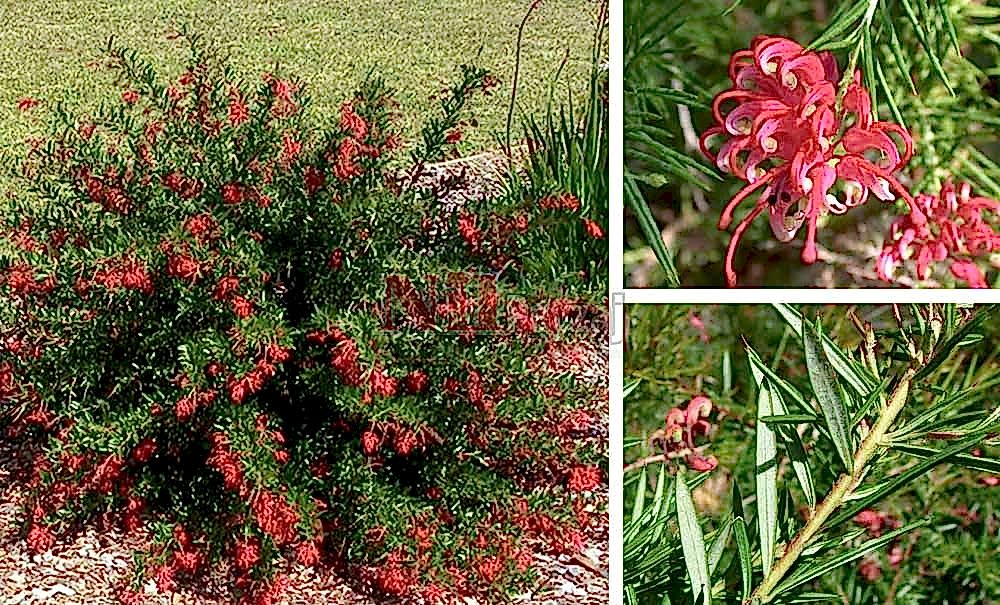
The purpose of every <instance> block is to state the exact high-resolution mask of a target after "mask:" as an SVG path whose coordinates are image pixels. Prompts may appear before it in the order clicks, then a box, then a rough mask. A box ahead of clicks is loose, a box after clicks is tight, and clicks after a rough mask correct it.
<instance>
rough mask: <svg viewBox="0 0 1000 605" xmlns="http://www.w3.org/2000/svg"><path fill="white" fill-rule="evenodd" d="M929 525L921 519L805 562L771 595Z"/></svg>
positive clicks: (928, 521)
mask: <svg viewBox="0 0 1000 605" xmlns="http://www.w3.org/2000/svg"><path fill="white" fill-rule="evenodd" d="M929 524H930V519H921V520H919V521H914V522H912V523H908V524H906V525H904V526H903V527H900V528H898V529H895V530H893V531H891V532H888V533H885V534H882V535H881V536H879V537H878V538H874V539H872V540H868V541H867V542H864V543H863V544H861V545H860V546H857V547H856V548H853V549H851V550H849V551H847V552H845V553H841V554H839V555H837V556H834V557H831V558H829V559H827V560H825V561H816V562H811V561H810V562H806V561H803V562H802V563H801V565H800V567H799V571H797V572H796V573H794V574H792V575H791V576H790V577H789V578H788V579H786V580H785V581H784V582H782V583H781V584H779V585H778V587H777V588H775V589H774V592H772V593H771V594H772V595H774V596H777V595H780V594H782V593H784V592H787V591H789V590H791V589H792V588H795V587H796V586H801V585H802V584H805V583H806V582H809V581H811V580H815V579H816V578H818V577H820V576H822V575H824V574H826V573H829V572H831V571H833V570H834V569H836V568H838V567H840V566H841V565H843V564H845V563H850V562H851V561H854V560H856V559H860V558H861V557H863V556H865V555H867V554H868V553H870V552H872V551H873V550H876V549H878V548H881V547H883V546H885V545H886V544H888V543H890V542H892V541H893V540H894V539H896V538H898V537H899V536H901V535H903V534H905V533H907V532H909V531H913V530H914V529H916V528H918V527H923V526H925V525H929Z"/></svg>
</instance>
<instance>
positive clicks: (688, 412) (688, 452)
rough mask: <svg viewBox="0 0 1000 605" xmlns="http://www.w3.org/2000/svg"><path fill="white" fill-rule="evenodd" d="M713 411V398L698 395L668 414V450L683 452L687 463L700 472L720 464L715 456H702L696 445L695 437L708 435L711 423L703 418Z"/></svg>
mask: <svg viewBox="0 0 1000 605" xmlns="http://www.w3.org/2000/svg"><path fill="white" fill-rule="evenodd" d="M711 413H712V400H711V399H709V398H708V397H705V396H704V395H698V396H696V397H693V398H692V399H691V401H689V402H688V404H687V407H686V408H685V409H681V408H673V409H671V410H670V412H669V413H668V414H667V421H666V429H665V430H664V448H665V449H666V450H667V451H668V452H678V453H683V454H684V455H685V458H686V462H687V465H688V466H689V467H690V468H691V469H693V470H695V471H698V472H705V471H710V470H712V469H714V468H715V467H716V466H717V465H718V460H716V459H715V456H708V457H707V458H706V457H704V456H702V455H701V454H700V453H699V451H698V448H697V446H696V445H695V437H698V436H707V435H708V432H709V430H710V429H711V424H709V422H708V421H707V420H702V419H703V418H707V417H708V415H709V414H711Z"/></svg>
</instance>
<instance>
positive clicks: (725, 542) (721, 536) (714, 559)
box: [708, 518, 733, 577]
mask: <svg viewBox="0 0 1000 605" xmlns="http://www.w3.org/2000/svg"><path fill="white" fill-rule="evenodd" d="M732 531H733V519H732V518H729V519H727V520H726V522H725V524H723V526H722V529H720V530H719V531H718V532H716V534H715V538H714V539H713V540H712V544H711V546H709V547H708V575H709V577H711V576H713V575H715V568H716V567H718V565H719V561H720V560H721V559H722V555H723V554H725V552H726V547H727V546H729V536H730V535H732Z"/></svg>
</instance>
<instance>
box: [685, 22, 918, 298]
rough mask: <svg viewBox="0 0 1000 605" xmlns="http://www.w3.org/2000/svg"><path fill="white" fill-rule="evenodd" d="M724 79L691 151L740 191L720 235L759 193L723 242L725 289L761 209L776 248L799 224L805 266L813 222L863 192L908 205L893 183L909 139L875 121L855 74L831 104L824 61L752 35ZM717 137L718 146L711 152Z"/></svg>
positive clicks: (830, 76)
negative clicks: (697, 150) (739, 184)
mask: <svg viewBox="0 0 1000 605" xmlns="http://www.w3.org/2000/svg"><path fill="white" fill-rule="evenodd" d="M729 77H730V79H731V80H732V83H733V88H730V89H729V90H725V91H723V92H721V93H719V94H718V95H717V96H716V97H715V100H714V101H713V103H712V112H713V115H714V116H715V121H716V125H715V126H713V127H711V128H709V129H708V130H706V131H705V132H704V134H702V136H701V140H700V143H701V148H702V151H703V152H704V153H705V155H707V156H708V157H710V158H712V160H713V161H714V162H715V163H716V165H717V166H718V167H719V169H720V170H723V171H725V172H728V173H730V174H732V175H734V176H736V177H738V178H740V179H743V180H744V181H746V182H747V185H746V186H745V187H744V188H743V189H741V190H740V191H739V192H738V193H737V194H736V195H735V196H734V197H733V199H732V200H730V201H729V204H728V205H727V206H726V208H725V210H723V212H722V216H721V217H720V218H719V229H728V228H729V225H730V224H731V223H732V220H733V213H734V211H735V210H736V207H737V206H739V205H740V204H741V203H742V202H743V201H744V200H746V199H747V198H748V197H750V195H751V194H754V193H755V192H758V191H759V195H758V198H757V203H756V204H755V205H754V207H753V208H752V209H751V210H750V212H748V213H747V214H746V215H745V216H744V217H743V219H742V220H741V221H740V222H739V223H738V224H737V226H736V228H735V229H734V230H733V234H732V237H731V239H730V241H729V246H728V249H727V251H726V280H727V282H728V283H729V285H730V286H734V285H736V273H735V271H734V270H733V257H734V255H735V252H736V247H737V246H738V244H739V242H740V239H741V238H742V237H743V234H744V232H745V231H746V230H747V228H748V227H749V226H750V223H752V222H753V220H754V219H756V218H757V216H759V215H760V214H762V213H763V212H764V211H765V210H767V212H768V214H769V218H770V224H771V230H772V231H773V232H774V236H775V237H776V238H777V239H778V240H779V241H782V242H787V241H790V240H792V239H793V238H794V237H795V235H796V233H797V232H798V230H799V228H800V227H801V226H802V225H803V224H806V229H807V231H806V243H805V247H804V248H803V250H802V260H803V262H806V263H813V262H815V261H816V222H817V220H818V219H819V217H820V216H821V215H823V214H826V213H828V212H832V213H834V214H843V213H844V212H847V211H848V210H849V209H850V208H852V207H854V206H858V205H861V204H864V203H865V202H866V201H867V200H868V196H869V193H871V194H873V195H874V196H875V197H877V198H878V199H880V200H883V201H890V200H893V199H894V193H893V192H894V191H895V193H896V194H898V195H900V196H902V197H903V198H904V199H906V201H907V202H908V203H910V205H911V207H912V206H913V203H912V202H913V200H912V198H911V196H910V195H909V193H908V192H907V191H906V189H905V188H904V187H903V186H902V185H900V184H899V182H897V181H896V180H895V179H894V178H893V177H892V173H893V172H895V171H896V170H898V169H899V168H900V167H901V166H903V165H904V164H906V163H907V162H908V161H909V160H910V157H911V156H912V155H913V140H912V139H911V137H910V134H909V133H908V132H906V130H905V129H903V128H901V127H900V126H898V125H896V124H892V123H888V122H878V121H875V120H874V117H873V114H872V107H871V98H870V97H869V94H868V91H867V90H865V88H864V87H863V86H862V85H861V74H860V72H856V73H855V76H854V79H853V81H852V82H850V83H849V84H848V85H847V88H846V90H845V91H844V94H843V98H842V99H841V100H840V103H839V104H838V100H837V84H838V82H839V80H840V72H839V68H838V67H837V62H836V60H835V59H834V57H833V55H832V54H831V53H829V52H813V51H807V50H805V49H803V48H802V46H800V45H799V44H797V43H796V42H794V41H792V40H789V39H787V38H781V37H771V36H758V37H756V38H754V40H753V42H752V43H751V47H750V49H748V50H741V51H737V52H736V53H734V54H733V56H732V59H731V60H730V62H729ZM734 103H735V105H733V104H734ZM723 106H726V107H728V108H729V109H728V110H724V109H723ZM893 135H895V137H893ZM716 139H722V140H723V142H722V144H721V146H720V147H719V149H718V151H717V152H712V151H711V150H710V145H711V144H712V143H713V142H714V140H716ZM900 145H902V149H900ZM838 193H839V195H838ZM914 216H915V218H916V217H917V214H916V213H915V214H914Z"/></svg>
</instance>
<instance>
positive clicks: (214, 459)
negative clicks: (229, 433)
mask: <svg viewBox="0 0 1000 605" xmlns="http://www.w3.org/2000/svg"><path fill="white" fill-rule="evenodd" d="M208 439H209V442H210V443H211V444H212V449H211V451H210V452H209V456H208V458H207V459H206V460H205V463H206V464H207V465H208V466H210V467H211V468H214V469H215V470H216V471H218V472H219V474H221V475H222V483H223V485H224V486H225V487H226V489H228V490H232V491H242V489H243V463H242V461H241V460H240V458H239V456H238V455H237V454H236V452H234V451H233V450H232V449H231V448H230V447H229V439H228V438H227V437H226V435H225V434H224V433H212V434H211V435H209V436H208Z"/></svg>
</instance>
